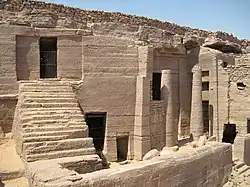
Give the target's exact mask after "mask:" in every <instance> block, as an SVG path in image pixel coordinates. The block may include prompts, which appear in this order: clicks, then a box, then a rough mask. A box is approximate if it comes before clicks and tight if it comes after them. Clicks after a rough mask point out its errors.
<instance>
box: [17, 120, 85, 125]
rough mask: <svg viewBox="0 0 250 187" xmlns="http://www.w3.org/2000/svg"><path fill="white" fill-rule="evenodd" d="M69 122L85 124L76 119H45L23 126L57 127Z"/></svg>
mask: <svg viewBox="0 0 250 187" xmlns="http://www.w3.org/2000/svg"><path fill="white" fill-rule="evenodd" d="M69 122H84V121H83V120H81V119H80V120H79V119H77V120H74V119H55V120H54V119H44V120H32V121H31V122H27V123H21V124H20V125H21V126H24V125H27V124H34V125H35V124H47V125H48V124H50V125H53V124H54V125H57V124H67V123H69Z"/></svg>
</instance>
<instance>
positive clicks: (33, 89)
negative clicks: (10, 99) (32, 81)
mask: <svg viewBox="0 0 250 187" xmlns="http://www.w3.org/2000/svg"><path fill="white" fill-rule="evenodd" d="M19 92H24V93H25V92H42V93H43V92H45V93H51V92H52V93H64V92H67V93H72V92H73V90H72V88H71V87H68V86H67V87H50V88H49V87H44V88H43V87H29V88H25V87H22V88H20V89H19Z"/></svg>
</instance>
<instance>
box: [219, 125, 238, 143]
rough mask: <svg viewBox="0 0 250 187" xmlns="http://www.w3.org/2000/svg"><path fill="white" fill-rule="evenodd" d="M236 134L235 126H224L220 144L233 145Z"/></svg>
mask: <svg viewBox="0 0 250 187" xmlns="http://www.w3.org/2000/svg"><path fill="white" fill-rule="evenodd" d="M236 134H237V132H236V124H230V123H228V124H224V131H223V138H222V142H225V143H231V144H233V143H234V139H235V137H236Z"/></svg>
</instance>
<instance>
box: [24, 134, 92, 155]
mask: <svg viewBox="0 0 250 187" xmlns="http://www.w3.org/2000/svg"><path fill="white" fill-rule="evenodd" d="M92 147H94V144H93V139H92V138H76V139H66V140H59V141H46V142H34V143H33V142H32V143H24V144H23V149H24V151H25V154H26V155H30V154H41V153H46V152H51V151H61V150H73V149H83V148H92Z"/></svg>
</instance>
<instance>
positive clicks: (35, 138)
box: [14, 80, 101, 170]
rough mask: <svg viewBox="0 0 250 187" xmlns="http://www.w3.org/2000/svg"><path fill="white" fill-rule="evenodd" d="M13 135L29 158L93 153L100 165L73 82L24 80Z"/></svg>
mask: <svg viewBox="0 0 250 187" xmlns="http://www.w3.org/2000/svg"><path fill="white" fill-rule="evenodd" d="M14 137H15V139H16V142H17V152H18V153H19V154H20V155H21V157H22V158H23V160H24V161H26V162H34V161H38V160H48V159H56V158H64V157H77V156H83V155H91V156H90V157H91V158H92V159H93V160H95V161H96V164H97V168H99V167H100V163H101V160H100V158H99V157H98V156H97V155H96V150H95V148H94V144H93V139H92V138H89V137H88V126H87V125H86V122H85V120H84V115H83V113H82V111H81V108H80V106H79V104H78V101H77V99H76V96H75V94H74V92H73V89H72V86H71V83H70V82H66V81H60V80H58V81H55V80H54V81H49V80H46V81H45V80H44V81H30V82H29V81H27V82H21V83H20V87H19V97H18V103H17V108H16V112H15V120H14ZM72 159H73V160H74V159H76V158H72ZM92 169H93V170H95V168H92Z"/></svg>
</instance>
